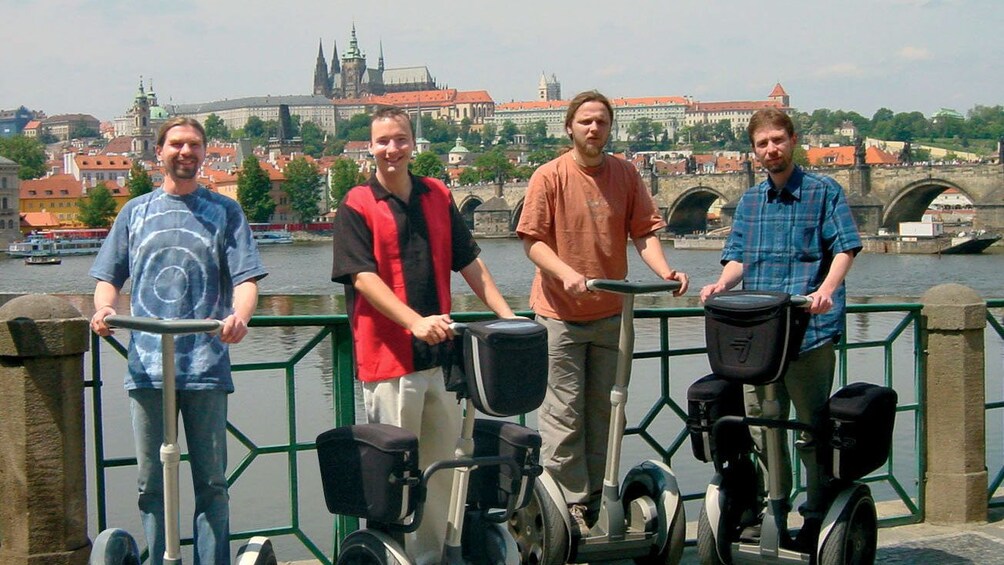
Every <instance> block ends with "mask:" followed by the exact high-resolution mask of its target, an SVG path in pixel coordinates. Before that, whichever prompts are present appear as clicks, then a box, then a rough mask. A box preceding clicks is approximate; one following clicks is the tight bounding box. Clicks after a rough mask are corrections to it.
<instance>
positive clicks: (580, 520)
mask: <svg viewBox="0 0 1004 565" xmlns="http://www.w3.org/2000/svg"><path fill="white" fill-rule="evenodd" d="M586 512H588V510H587V509H586V505H585V504H569V505H568V517H569V518H571V521H572V530H573V532H572V533H574V534H578V536H579V537H583V536H585V535H586V534H588V533H589V522H587V521H586Z"/></svg>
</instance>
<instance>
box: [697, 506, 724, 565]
mask: <svg viewBox="0 0 1004 565" xmlns="http://www.w3.org/2000/svg"><path fill="white" fill-rule="evenodd" d="M697 558H698V559H699V560H700V562H701V565H725V562H724V561H722V559H721V557H719V555H718V544H717V542H715V532H714V530H713V529H712V527H711V521H710V520H708V511H707V509H706V508H704V504H701V515H700V516H699V517H698V519H697Z"/></svg>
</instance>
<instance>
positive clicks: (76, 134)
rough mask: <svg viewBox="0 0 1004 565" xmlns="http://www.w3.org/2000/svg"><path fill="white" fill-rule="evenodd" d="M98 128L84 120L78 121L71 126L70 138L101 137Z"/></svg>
mask: <svg viewBox="0 0 1004 565" xmlns="http://www.w3.org/2000/svg"><path fill="white" fill-rule="evenodd" d="M100 135H101V134H100V133H98V130H96V129H94V128H93V127H91V126H89V125H87V124H86V123H84V122H77V123H75V124H73V125H72V126H70V139H85V138H88V137H99V136H100Z"/></svg>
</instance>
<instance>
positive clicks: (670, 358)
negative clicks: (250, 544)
mask: <svg viewBox="0 0 1004 565" xmlns="http://www.w3.org/2000/svg"><path fill="white" fill-rule="evenodd" d="M920 308H921V307H920V305H919V304H860V305H851V306H849V308H848V322H851V321H852V320H853V319H854V317H855V316H875V315H880V316H887V317H890V316H891V317H893V318H895V319H894V320H892V322H890V325H891V326H892V330H891V331H889V332H888V334H887V335H885V336H884V337H883V338H881V339H875V340H869V341H861V342H853V343H846V342H842V343H840V344H839V345H838V352H839V353H838V375H837V381H838V383H839V384H840V385H844V384H846V383H847V382H848V375H849V374H852V370H853V371H860V372H861V373H862V374H873V373H876V371H875V369H876V367H874V366H870V367H857V366H856V365H855V364H856V363H857V360H856V359H854V358H853V357H854V356H855V355H856V354H857V352H861V351H878V352H880V354H881V367H882V368H881V371H877V373H878V375H877V376H876V377H874V378H873V379H868V380H869V381H870V382H876V383H877V384H883V385H886V386H893V385H894V384H895V383H894V374H895V373H896V370H897V369H899V367H898V366H897V364H896V363H895V362H894V354H893V351H894V346H895V345H896V344H897V343H899V344H903V343H904V342H906V341H907V335H908V334H910V333H912V341H909V342H907V346H908V347H911V348H912V353H911V354H910V355H908V356H907V357H908V358H909V360H910V361H909V362H911V363H912V366H911V367H907V370H909V372H910V374H911V375H912V378H911V380H912V382H910V383H909V384H908V386H909V387H912V390H909V391H907V390H902V389H903V385H900V386H897V387H896V388H897V389H898V391H899V392H900V397H901V401H900V404H899V406H898V408H897V410H898V412H899V414H900V417H899V418H898V420H897V421H898V422H911V423H912V425H913V428H914V434H913V435H914V437H913V444H914V445H913V448H912V449H911V450H910V451H911V452H912V454H917V455H916V460H915V461H914V462H906V463H900V454H897V453H896V452H895V451H894V452H893V453H892V455H890V457H889V461H888V462H887V463H886V465H885V466H884V467H883V468H881V469H880V470H879V471H877V472H876V473H873V474H872V475H870V476H868V477H867V478H866V479H865V480H866V481H867V482H869V483H878V484H882V485H885V486H887V487H888V489H887V490H886V492H891V493H894V495H892V496H894V498H896V499H898V500H899V501H900V502H901V503H902V506H903V508H904V509H905V510H904V511H903V512H901V513H898V514H895V515H891V516H889V515H887V516H886V517H884V518H883V520H882V524H883V525H898V524H903V523H912V522H919V521H921V520H922V519H923V489H920V488H919V486H918V483H917V481H918V480H919V479H913V480H910V479H908V478H903V477H901V475H905V476H907V477H909V476H911V475H914V474H915V477H923V476H924V459H925V457H924V456H923V454H924V453H925V450H926V446H925V445H924V440H923V438H924V434H923V428H922V426H923V421H924V414H923V412H924V408H923V407H924V402H923V400H924V399H923V390H922V387H921V386H920V382H921V379H920V375H922V374H923V362H924V357H923V355H922V351H921V345H920V344H921V343H922V341H921V333H922V329H921V328H922V324H921V322H920V320H921V318H920ZM524 314H526V313H524ZM703 314H704V311H703V309H701V308H668V309H667V308H648V309H638V310H637V311H636V313H635V317H636V319H637V320H638V322H637V323H641V324H645V323H648V324H653V323H655V324H657V325H658V345H657V346H656V347H654V348H649V349H645V348H638V349H637V350H636V352H635V356H634V358H635V361H636V363H637V362H639V361H643V360H648V359H652V360H657V361H658V364H659V367H660V369H659V375H658V378H659V379H660V381H659V387H658V388H659V391H660V394H659V396H658V397H657V398H655V399H654V400H653V401H652V404H651V406H649V407H648V408H647V409H646V410H644V411H643V413H642V415H641V416H640V417H637V418H635V417H630V418H629V420H631V421H635V422H637V424H635V425H633V426H632V427H629V428H628V429H627V430H626V435H627V436H629V437H631V436H636V437H637V438H639V439H640V440H641V441H642V442H644V443H645V444H646V445H647V446H649V447H651V449H652V450H653V451H654V452H655V454H657V456H658V457H660V458H662V459H663V460H664V461H666V462H667V463H670V464H671V463H672V459H673V458H674V457H676V456H677V454H678V453H679V451H680V449H681V448H684V447H685V445H686V440H687V431H686V426H685V420H686V417H687V414H686V407H685V406H681V403H683V404H685V396H686V389H687V387H688V386H689V385H690V383H691V382H693V380H695V379H696V378H697V377H699V376H701V375H695V374H686V373H685V372H681V371H675V372H674V371H673V370H672V369H673V363H674V361H676V360H678V359H683V358H688V357H691V358H694V359H695V360H697V359H702V358H704V356H705V355H706V348H705V347H704V345H703V334H701V335H700V336H699V339H697V338H696V336H695V335H694V332H692V331H691V332H689V335H690V340H691V341H693V342H694V343H680V344H676V343H674V342H673V340H672V339H671V338H672V336H673V335H674V334H675V333H676V332H675V331H674V330H673V326H674V324H677V323H689V324H691V326H694V325H696V324H699V322H698V320H697V318H700V317H702V316H703ZM454 317H455V318H456V319H458V320H460V321H469V320H475V319H483V318H487V317H489V315H488V314H486V313H471V314H458V315H455V316H454ZM646 320H649V321H647V322H646ZM652 320H654V322H652ZM250 325H251V327H252V328H296V329H297V331H298V332H303V331H306V332H308V335H307V336H306V337H304V338H300V339H298V340H297V341H298V343H299V345H298V346H296V347H295V349H294V350H292V352H291V353H290V354H288V355H287V356H285V357H284V358H282V359H276V360H266V359H258V360H255V361H253V362H248V363H240V362H236V360H237V358H238V357H240V355H238V354H239V353H244V352H241V351H240V347H241V346H240V345H238V346H236V347H235V348H234V351H235V353H234V355H235V364H234V366H233V370H234V372H235V373H241V372H260V371H266V372H276V371H278V372H281V373H282V375H283V387H284V390H285V402H286V410H285V412H286V413H285V414H284V416H285V422H284V426H285V429H284V430H283V440H282V441H280V442H276V443H272V444H267V445H260V444H259V442H258V441H256V440H255V438H254V437H251V435H250V434H248V433H245V432H244V431H242V430H241V429H239V428H238V427H236V426H235V425H234V424H233V423H228V431H229V432H230V434H231V435H232V437H233V438H234V439H235V440H236V441H238V442H239V443H240V444H241V445H242V446H243V448H245V449H246V450H247V453H246V454H245V455H244V456H243V457H242V458H241V459H240V461H239V462H237V463H236V465H235V466H234V468H233V470H232V471H231V472H230V475H229V477H228V479H229V481H230V483H231V484H232V485H233V484H234V483H236V482H237V481H239V480H240V479H241V478H242V477H244V476H245V475H246V474H247V472H248V471H249V469H251V468H253V466H254V465H255V463H256V462H257V461H258V460H259V458H261V457H262V456H264V455H279V456H281V457H284V459H285V467H286V471H287V477H288V481H289V493H288V504H287V505H286V507H285V510H286V511H287V512H288V516H289V519H288V523H286V524H281V525H274V526H270V527H265V528H258V529H250V530H245V531H234V532H232V537H233V539H246V538H249V537H251V536H256V535H265V536H271V537H276V536H292V537H295V538H296V539H297V540H298V541H299V543H301V544H302V546H303V547H304V548H306V550H307V551H308V552H309V553H310V554H311V555H312V556H314V557H315V558H316V559H318V560H319V561H320V562H321V563H325V564H330V563H331V559H330V556H329V555H326V554H325V551H324V550H322V549H321V542H319V541H318V540H315V539H312V538H311V536H310V535H308V533H306V532H305V530H304V524H303V523H302V522H301V508H300V502H299V501H300V492H299V480H300V469H299V467H300V462H299V461H298V455H301V454H302V453H304V452H310V451H313V450H314V449H315V444H314V442H313V438H311V439H310V440H305V439H303V438H302V437H300V434H299V433H298V431H297V414H298V410H297V397H296V394H295V390H296V379H297V365H298V364H299V363H301V362H302V361H303V360H304V359H305V357H306V356H307V355H308V354H311V353H312V352H316V351H317V350H319V349H324V350H325V351H326V352H327V353H328V354H330V359H331V375H330V377H331V389H332V390H331V394H332V405H333V414H331V423H332V425H333V426H340V425H347V424H351V423H354V422H355V421H356V414H355V385H354V382H353V378H352V375H353V371H352V345H351V343H352V342H351V336H350V332H349V326H348V320H347V318H346V317H345V316H344V315H338V316H256V317H255V318H253V319H252V321H251V324H250ZM996 327H997V330H998V333H1000V326H999V324H998V325H997V326H996ZM691 329H692V327H691ZM252 331H254V330H252ZM681 341H686V340H681ZM103 344H107V345H110V346H111V347H112V348H113V349H114V350H115V351H116V352H117V353H118V354H119V355H121V356H123V357H124V356H125V354H126V348H125V346H123V345H122V344H121V343H120V342H118V341H117V340H116V339H115V338H114V337H112V338H107V339H105V340H102V339H101V338H98V337H97V336H96V335H95V336H92V347H91V365H90V367H91V378H90V380H89V381H87V386H88V387H90V388H91V394H92V402H93V403H92V406H93V418H94V423H93V430H94V452H95V465H96V472H95V477H96V489H97V502H96V508H97V514H98V516H97V518H98V527H99V529H104V528H106V527H107V523H106V522H107V517H106V513H107V507H106V504H107V501H106V487H107V484H106V483H107V478H106V473H107V471H108V470H110V469H113V468H117V467H124V466H130V465H132V466H135V464H136V460H135V458H132V457H106V455H105V446H104V433H105V432H104V429H103V427H102V391H101V389H102V384H103V381H102V366H101V361H100V359H101V348H102V346H103ZM900 357H902V355H901V356H900ZM869 364H872V365H874V364H875V363H874V362H870V363H869ZM865 369H867V371H865ZM854 374H857V373H854ZM325 378H326V375H325ZM852 380H861V379H852ZM901 380H902V379H901ZM244 386H248V385H247V383H246V382H245V384H244ZM911 395H912V397H913V401H909V400H907V401H904V399H908V398H909V397H910V396H911ZM677 399H682V400H679V401H678V400H677ZM1000 406H1004V404H1001V405H1000ZM1000 406H998V405H995V406H988V409H990V408H997V407H1000ZM667 413H668V414H670V415H671V418H672V420H671V422H672V426H670V427H671V428H673V429H675V430H676V432H675V433H672V434H671V436H670V438H669V439H668V440H666V441H660V440H659V439H658V438H657V433H656V432H658V431H659V430H657V429H656V428H658V427H660V426H665V425H666V424H665V414H667ZM907 455H908V454H903V457H904V458H905V457H906V456H907ZM684 456H687V457H689V455H688V454H686V453H685V454H684ZM183 459H187V456H183ZM796 459H797V458H796ZM911 464H912V465H911ZM904 467H905V468H904ZM798 475H799V473H798V468H797V466H796V476H798ZM999 476H1000V474H999ZM910 483H912V484H913V487H912V488H908V487H907V486H906V485H908V484H910ZM803 488H804V487H803V486H802V485H800V484H798V485H797V489H799V490H801V489H803ZM701 497H703V491H698V492H690V493H684V499H685V500H688V501H690V500H697V499H700V498H701ZM357 527H358V521H357V520H356V519H354V518H348V517H340V516H339V517H334V520H333V525H332V533H331V537H332V538H333V542H332V544H333V547H334V552H333V553H334V554H337V550H338V543H339V540H341V539H342V537H344V535H346V534H347V533H348V532H350V531H352V530H354V529H356V528H357ZM190 543H191V539H186V540H183V544H190ZM323 543H324V544H325V545H327V544H328V540H325V541H324V542H323Z"/></svg>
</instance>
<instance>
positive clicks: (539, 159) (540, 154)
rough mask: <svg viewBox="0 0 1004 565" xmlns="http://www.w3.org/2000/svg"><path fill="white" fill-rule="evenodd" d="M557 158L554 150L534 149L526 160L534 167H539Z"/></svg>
mask: <svg viewBox="0 0 1004 565" xmlns="http://www.w3.org/2000/svg"><path fill="white" fill-rule="evenodd" d="M557 156H558V152H557V151H555V150H554V149H543V148H541V149H535V150H533V151H531V152H530V154H529V155H527V156H526V160H527V161H528V162H529V163H530V164H531V165H533V166H534V167H539V166H541V165H543V164H544V163H546V162H548V161H550V160H551V159H554V158H555V157H557Z"/></svg>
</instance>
